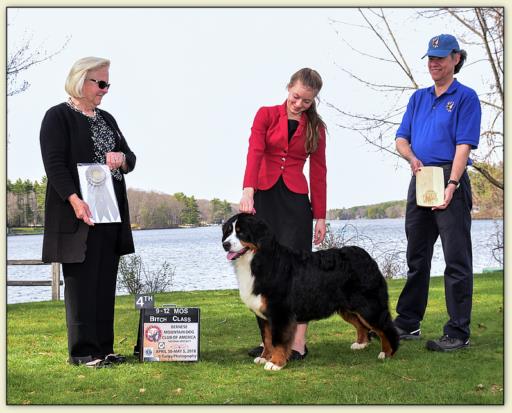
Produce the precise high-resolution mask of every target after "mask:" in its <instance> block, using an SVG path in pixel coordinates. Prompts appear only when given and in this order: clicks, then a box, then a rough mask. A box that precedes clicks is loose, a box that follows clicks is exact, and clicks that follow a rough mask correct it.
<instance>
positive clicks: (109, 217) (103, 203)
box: [77, 163, 121, 224]
mask: <svg viewBox="0 0 512 413" xmlns="http://www.w3.org/2000/svg"><path fill="white" fill-rule="evenodd" d="M77 168H78V178H79V179H80V190H81V192H82V199H83V200H84V201H85V202H87V205H89V209H90V210H91V213H92V221H93V222H94V223H95V224H106V223H110V222H121V214H120V213H119V206H118V205H117V198H116V194H115V192H114V184H113V182H112V174H111V173H110V169H109V168H108V166H107V165H102V164H97V163H79V164H77Z"/></svg>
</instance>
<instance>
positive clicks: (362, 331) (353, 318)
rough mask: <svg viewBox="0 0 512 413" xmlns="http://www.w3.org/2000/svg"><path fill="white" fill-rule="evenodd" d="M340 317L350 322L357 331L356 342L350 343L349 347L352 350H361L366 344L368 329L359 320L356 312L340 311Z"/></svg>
mask: <svg viewBox="0 0 512 413" xmlns="http://www.w3.org/2000/svg"><path fill="white" fill-rule="evenodd" d="M339 314H340V316H341V318H343V320H345V321H346V322H347V323H349V324H352V325H353V326H354V327H355V328H356V331H357V338H356V342H355V343H352V345H351V346H350V348H351V349H352V350H362V349H364V348H366V347H367V346H368V331H369V329H368V328H367V327H366V326H365V325H364V324H363V323H362V322H361V320H359V318H358V317H357V315H356V314H354V313H351V312H349V311H340V312H339Z"/></svg>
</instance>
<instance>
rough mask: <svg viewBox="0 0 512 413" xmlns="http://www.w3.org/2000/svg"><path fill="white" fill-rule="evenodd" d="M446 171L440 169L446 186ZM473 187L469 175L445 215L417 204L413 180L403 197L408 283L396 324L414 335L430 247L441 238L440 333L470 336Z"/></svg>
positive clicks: (425, 296)
mask: <svg viewBox="0 0 512 413" xmlns="http://www.w3.org/2000/svg"><path fill="white" fill-rule="evenodd" d="M449 176H450V169H449V168H444V177H445V184H446V182H447V180H448V178H449ZM471 208H472V199H471V184H470V181H469V176H468V174H467V172H464V174H463V175H462V177H461V179H460V187H459V188H458V189H456V190H455V192H454V195H453V199H452V201H451V203H450V205H449V206H448V208H447V209H445V210H437V211H432V210H431V208H425V207H419V206H417V205H416V177H415V176H413V177H412V179H411V183H410V185H409V192H408V195H407V209H406V217H405V233H406V236H407V264H408V266H409V271H408V273H407V282H406V284H405V286H404V289H403V291H402V293H401V295H400V297H399V299H398V304H397V307H396V311H397V313H398V316H397V318H396V320H395V323H396V325H397V326H398V327H400V328H402V329H404V330H407V331H414V330H416V329H418V328H420V322H421V321H422V320H423V316H424V315H425V310H426V307H427V299H428V289H429V281H430V268H431V262H432V255H433V252H434V244H435V242H436V240H437V238H438V236H441V243H442V247H443V254H444V260H445V264H446V268H445V271H444V288H445V299H446V307H447V310H448V316H449V320H448V322H447V323H446V324H445V326H444V334H447V335H449V336H450V337H456V338H460V339H466V338H468V337H469V336H470V328H469V325H470V321H471V306H472V296H473V256H472V250H471Z"/></svg>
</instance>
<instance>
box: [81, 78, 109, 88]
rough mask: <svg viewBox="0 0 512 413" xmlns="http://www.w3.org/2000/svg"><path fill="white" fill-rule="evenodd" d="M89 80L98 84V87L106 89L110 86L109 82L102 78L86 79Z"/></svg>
mask: <svg viewBox="0 0 512 413" xmlns="http://www.w3.org/2000/svg"><path fill="white" fill-rule="evenodd" d="M87 80H90V81H91V82H94V83H96V84H97V85H98V87H99V88H100V89H108V88H109V87H110V83H107V82H105V81H104V80H96V79H87Z"/></svg>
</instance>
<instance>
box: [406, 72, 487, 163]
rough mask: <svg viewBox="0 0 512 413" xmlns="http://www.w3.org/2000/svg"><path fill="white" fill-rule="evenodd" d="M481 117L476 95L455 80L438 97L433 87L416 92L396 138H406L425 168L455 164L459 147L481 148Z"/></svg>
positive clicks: (469, 161)
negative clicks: (462, 145) (479, 144)
mask: <svg viewBox="0 0 512 413" xmlns="http://www.w3.org/2000/svg"><path fill="white" fill-rule="evenodd" d="M481 118H482V111H481V109H480V100H479V99H478V96H477V94H476V92H475V91H474V90H473V89H471V88H469V87H467V86H464V85H463V84H461V83H459V82H458V81H457V79H454V80H453V82H452V84H451V85H450V87H449V88H448V90H447V91H446V92H444V93H443V94H442V95H441V96H439V97H436V95H435V89H434V86H431V87H428V88H424V89H418V90H417V91H416V92H414V94H413V95H412V96H411V99H410V100H409V103H408V105H407V110H406V112H405V114H404V117H403V119H402V123H401V124H400V127H399V128H398V131H397V133H396V137H397V138H404V139H407V140H408V141H409V143H410V144H411V148H412V151H413V152H414V154H415V155H416V157H417V158H418V159H419V160H420V161H421V162H423V165H425V166H427V165H442V164H446V163H452V162H453V158H454V157H455V147H456V145H460V144H468V145H471V148H472V149H476V148H477V147H478V142H479V140H480V120H481ZM471 163H472V161H471V160H470V159H468V165H471Z"/></svg>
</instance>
